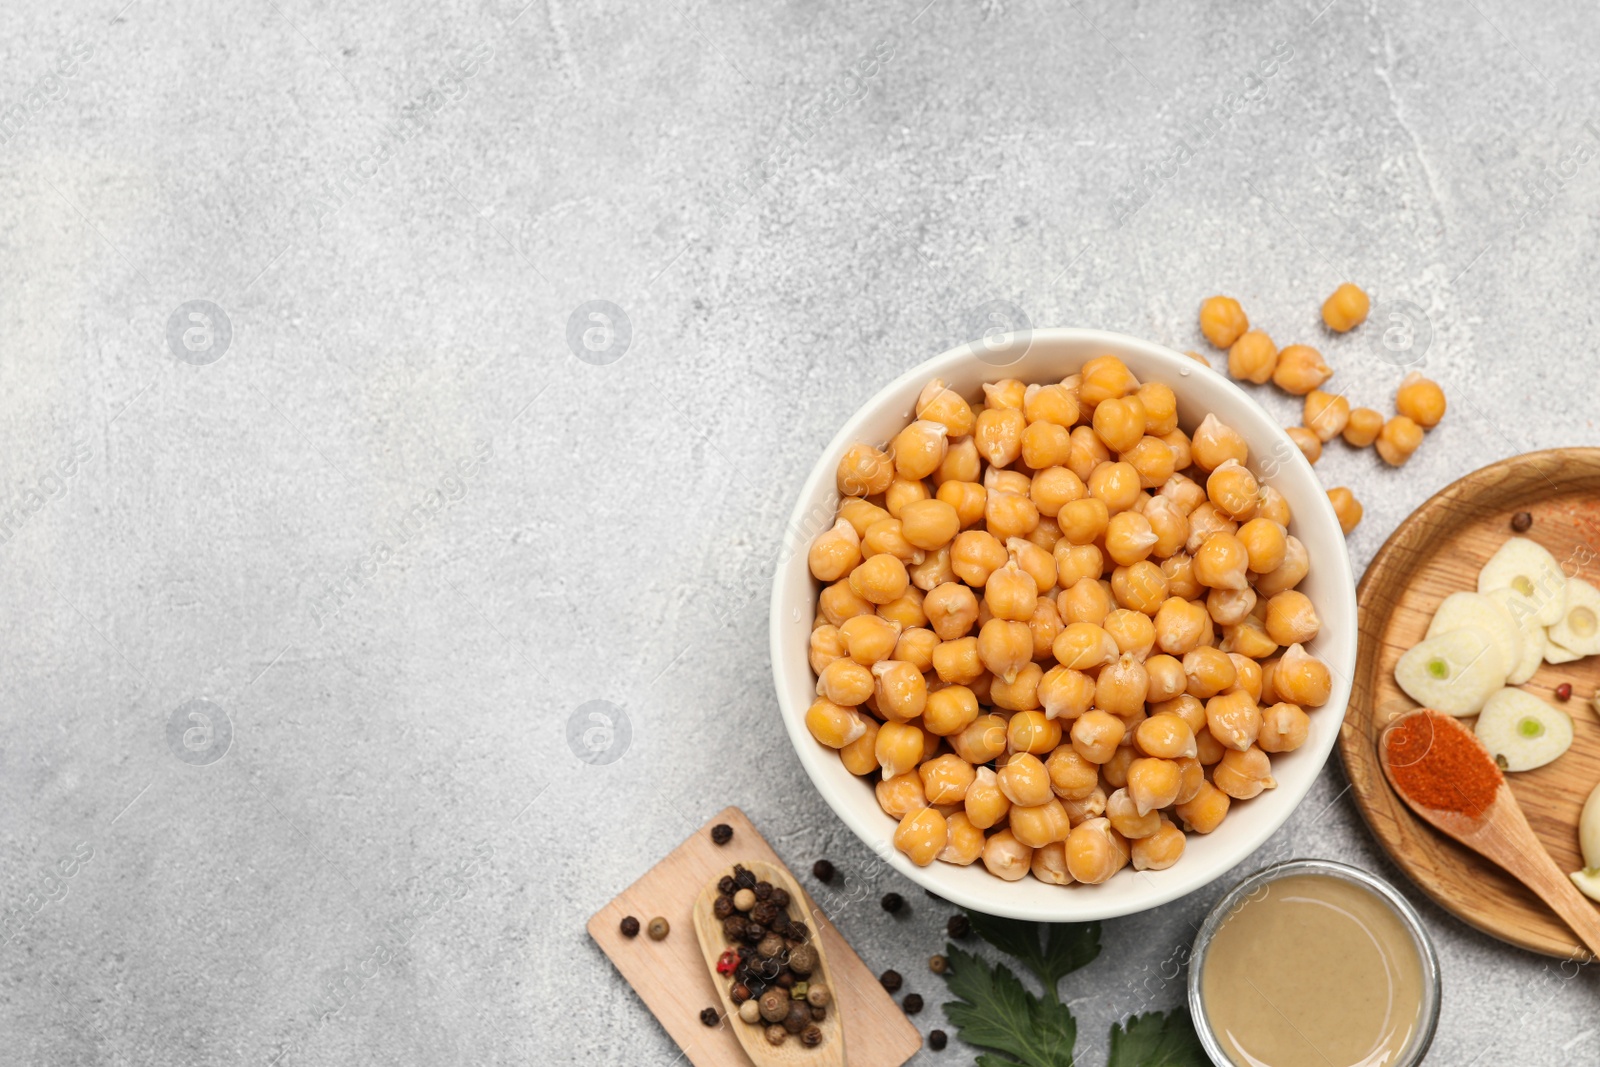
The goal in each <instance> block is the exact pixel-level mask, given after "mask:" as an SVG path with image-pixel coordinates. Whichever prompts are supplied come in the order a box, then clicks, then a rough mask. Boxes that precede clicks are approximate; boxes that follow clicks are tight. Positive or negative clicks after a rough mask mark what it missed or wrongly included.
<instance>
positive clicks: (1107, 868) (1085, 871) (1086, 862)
mask: <svg viewBox="0 0 1600 1067" xmlns="http://www.w3.org/2000/svg"><path fill="white" fill-rule="evenodd" d="M1129 853H1130V849H1129V846H1128V841H1127V839H1126V838H1125V837H1123V836H1122V835H1121V834H1119V833H1117V832H1116V831H1115V830H1114V829H1112V828H1111V823H1110V821H1109V820H1107V819H1104V818H1096V819H1088V820H1086V821H1084V822H1082V823H1079V824H1078V825H1077V826H1075V827H1073V829H1072V832H1071V833H1070V834H1068V835H1067V869H1068V870H1069V871H1071V872H1072V877H1074V878H1076V879H1077V880H1078V881H1080V882H1083V883H1086V884H1088V885H1098V884H1100V883H1101V882H1104V881H1106V880H1107V879H1108V878H1110V877H1111V876H1112V875H1114V874H1116V873H1117V872H1118V871H1120V870H1122V868H1123V867H1125V866H1126V865H1127V863H1128V856H1129Z"/></svg>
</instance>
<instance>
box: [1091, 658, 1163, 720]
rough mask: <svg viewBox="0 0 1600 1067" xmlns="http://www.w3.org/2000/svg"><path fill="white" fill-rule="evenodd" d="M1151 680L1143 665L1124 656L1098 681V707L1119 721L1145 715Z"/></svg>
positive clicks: (1105, 670) (1096, 689) (1096, 695)
mask: <svg viewBox="0 0 1600 1067" xmlns="http://www.w3.org/2000/svg"><path fill="white" fill-rule="evenodd" d="M1149 686H1150V680H1149V676H1148V675H1146V673H1145V669H1144V665H1143V664H1141V663H1140V662H1139V661H1138V660H1136V659H1134V657H1133V656H1131V655H1128V654H1127V653H1124V654H1123V655H1122V656H1121V657H1120V658H1118V659H1117V661H1116V662H1114V663H1111V664H1108V665H1107V666H1106V667H1105V668H1104V669H1103V670H1101V672H1100V677H1099V678H1097V679H1096V680H1095V698H1094V702H1095V706H1096V707H1098V708H1099V709H1100V710H1101V711H1108V712H1110V713H1111V714H1112V715H1115V716H1117V717H1118V718H1124V719H1125V718H1127V717H1129V716H1133V715H1139V714H1142V713H1143V711H1144V699H1145V694H1146V693H1147V692H1148V691H1149Z"/></svg>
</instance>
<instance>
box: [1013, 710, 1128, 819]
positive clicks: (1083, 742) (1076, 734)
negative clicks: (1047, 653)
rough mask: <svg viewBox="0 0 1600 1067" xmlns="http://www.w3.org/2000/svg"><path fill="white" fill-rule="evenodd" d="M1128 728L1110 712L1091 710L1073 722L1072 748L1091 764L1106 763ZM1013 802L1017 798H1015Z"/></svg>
mask: <svg viewBox="0 0 1600 1067" xmlns="http://www.w3.org/2000/svg"><path fill="white" fill-rule="evenodd" d="M1126 733H1127V727H1125V726H1123V724H1122V720H1121V719H1119V718H1117V717H1116V716H1115V715H1112V714H1111V713H1110V712H1108V711H1101V710H1099V709H1098V708H1095V709H1091V710H1089V711H1086V712H1084V713H1083V714H1082V715H1080V716H1078V717H1077V718H1076V719H1074V720H1073V722H1072V747H1073V748H1074V749H1075V750H1076V751H1077V753H1078V755H1080V756H1082V757H1083V758H1084V759H1086V760H1088V761H1089V762H1090V763H1105V762H1106V761H1107V760H1109V759H1110V758H1111V757H1112V755H1113V754H1114V753H1115V752H1116V750H1117V746H1118V745H1120V744H1121V743H1122V737H1123V735H1124V734H1126ZM1012 799H1013V800H1015V799H1016V798H1015V797H1013V798H1012Z"/></svg>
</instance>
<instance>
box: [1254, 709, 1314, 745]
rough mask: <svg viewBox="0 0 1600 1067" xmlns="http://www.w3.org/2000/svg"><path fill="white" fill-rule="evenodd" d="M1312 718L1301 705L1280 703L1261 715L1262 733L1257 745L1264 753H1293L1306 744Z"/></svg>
mask: <svg viewBox="0 0 1600 1067" xmlns="http://www.w3.org/2000/svg"><path fill="white" fill-rule="evenodd" d="M1310 733H1311V717H1310V716H1309V715H1307V714H1306V713H1305V712H1303V711H1301V710H1300V707H1299V705H1296V704H1289V703H1285V702H1281V701H1280V702H1279V703H1277V704H1274V705H1272V707H1270V708H1267V709H1266V710H1265V711H1263V712H1262V713H1261V733H1260V735H1259V736H1258V737H1257V738H1256V744H1258V745H1260V746H1261V750H1262V751H1263V752H1293V751H1294V750H1295V749H1297V748H1299V747H1300V746H1301V745H1303V744H1305V743H1306V737H1307V736H1309V735H1310Z"/></svg>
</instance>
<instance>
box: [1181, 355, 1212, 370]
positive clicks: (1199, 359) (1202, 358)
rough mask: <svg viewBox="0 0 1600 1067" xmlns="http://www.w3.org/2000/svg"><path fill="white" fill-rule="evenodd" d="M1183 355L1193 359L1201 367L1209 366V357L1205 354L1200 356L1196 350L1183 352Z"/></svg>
mask: <svg viewBox="0 0 1600 1067" xmlns="http://www.w3.org/2000/svg"><path fill="white" fill-rule="evenodd" d="M1184 355H1186V356H1188V357H1189V358H1190V359H1192V360H1194V361H1195V362H1196V363H1198V364H1200V365H1201V366H1202V367H1209V366H1211V361H1210V360H1209V359H1207V358H1206V357H1205V356H1202V355H1201V354H1200V353H1198V352H1194V351H1189V352H1185V353H1184Z"/></svg>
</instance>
